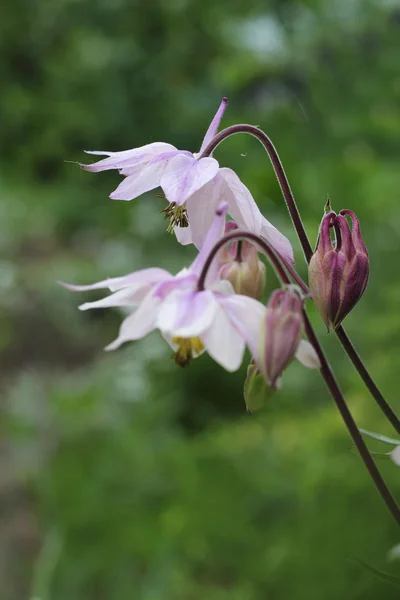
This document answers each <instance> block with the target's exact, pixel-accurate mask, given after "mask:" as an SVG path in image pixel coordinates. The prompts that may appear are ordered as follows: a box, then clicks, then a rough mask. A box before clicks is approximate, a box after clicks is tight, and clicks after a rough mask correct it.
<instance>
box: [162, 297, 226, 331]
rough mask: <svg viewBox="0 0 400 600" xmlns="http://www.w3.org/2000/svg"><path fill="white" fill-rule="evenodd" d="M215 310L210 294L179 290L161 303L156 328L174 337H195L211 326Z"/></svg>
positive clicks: (215, 306) (215, 304)
mask: <svg viewBox="0 0 400 600" xmlns="http://www.w3.org/2000/svg"><path fill="white" fill-rule="evenodd" d="M217 309H218V304H217V302H216V300H215V299H214V296H213V294H212V292H209V291H204V292H196V291H192V290H191V291H181V290H179V291H176V292H173V293H172V294H170V295H169V296H167V298H166V299H165V300H164V301H163V304H162V306H161V307H160V310H159V312H158V318H157V327H158V328H159V329H160V330H161V331H162V332H165V333H170V334H171V335H173V336H176V337H184V338H189V337H197V336H199V335H201V334H202V333H203V332H204V331H205V330H206V329H207V328H208V327H209V326H210V325H211V323H212V320H213V318H214V315H215V312H216V310H217Z"/></svg>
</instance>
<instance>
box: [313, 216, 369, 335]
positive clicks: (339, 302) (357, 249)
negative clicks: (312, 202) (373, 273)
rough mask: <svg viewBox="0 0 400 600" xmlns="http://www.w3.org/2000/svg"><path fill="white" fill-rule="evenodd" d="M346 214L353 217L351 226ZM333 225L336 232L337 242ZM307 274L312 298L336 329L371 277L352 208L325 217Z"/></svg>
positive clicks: (327, 323) (326, 321)
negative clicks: (333, 235)
mask: <svg viewBox="0 0 400 600" xmlns="http://www.w3.org/2000/svg"><path fill="white" fill-rule="evenodd" d="M346 215H348V216H349V217H350V218H351V221H352V229H351V230H350V227H349V224H348V223H347V220H346ZM331 228H333V229H334V231H335V235H336V243H335V245H333V244H332V241H331V236H330V230H331ZM308 276H309V284H310V289H311V292H312V295H313V296H312V297H313V300H314V301H315V304H316V306H317V308H318V310H319V312H320V313H321V315H322V317H323V319H324V321H325V323H326V325H327V327H328V330H329V329H330V327H332V328H333V329H336V328H337V327H339V325H340V323H341V322H342V321H343V319H344V318H345V316H346V315H347V314H348V313H349V312H350V311H351V310H352V308H354V306H355V305H356V304H357V302H358V301H359V299H360V298H361V296H362V295H363V293H364V291H365V288H366V287H367V283H368V277H369V259H368V252H367V249H366V247H365V244H364V242H363V239H362V237H361V231H360V225H359V222H358V219H357V217H356V215H355V214H354V213H353V212H352V211H351V210H341V211H340V214H338V215H337V214H336V213H334V212H333V211H330V212H329V213H328V214H326V215H325V216H324V218H323V219H322V223H321V228H320V234H319V238H318V242H317V248H316V250H315V253H314V255H313V256H312V258H311V260H310V264H309V269H308Z"/></svg>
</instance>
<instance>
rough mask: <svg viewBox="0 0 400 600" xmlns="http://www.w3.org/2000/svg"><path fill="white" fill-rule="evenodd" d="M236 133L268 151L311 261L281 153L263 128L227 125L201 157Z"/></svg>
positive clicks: (310, 254)
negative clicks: (256, 141) (252, 140)
mask: <svg viewBox="0 0 400 600" xmlns="http://www.w3.org/2000/svg"><path fill="white" fill-rule="evenodd" d="M236 133H248V134H250V135H252V136H254V137H256V138H257V139H258V140H259V141H260V142H261V144H262V145H263V146H264V148H265V150H266V151H267V154H268V156H269V159H270V161H271V163H272V166H273V169H274V171H275V175H276V177H277V179H278V181H279V185H280V187H281V190H282V194H283V197H284V199H285V202H286V206H287V208H288V211H289V214H290V216H291V219H292V222H293V225H294V228H295V229H296V232H297V235H298V238H299V240H300V243H301V247H302V248H303V252H304V255H305V257H306V260H307V262H309V261H310V259H311V257H312V255H313V250H312V247H311V244H310V241H309V239H308V237H307V233H306V230H305V228H304V225H303V223H302V220H301V216H300V213H299V210H298V208H297V205H296V201H295V199H294V196H293V193H292V190H291V189H290V185H289V181H288V178H287V177H286V173H285V171H284V168H283V165H282V162H281V159H280V158H279V154H278V152H277V151H276V149H275V146H274V145H273V143H272V142H271V140H270V139H269V137H268V136H267V134H266V133H264V132H263V131H262V130H261V129H258V127H255V126H254V125H244V124H243V125H232V126H231V127H227V128H226V129H223V130H222V131H220V132H219V133H217V135H216V136H215V137H214V138H213V139H212V140H211V142H210V143H209V144H208V146H207V147H206V148H205V149H204V151H203V152H202V154H201V156H200V158H203V157H205V156H210V154H211V153H212V152H213V151H214V150H215V148H216V147H217V146H218V145H219V144H220V143H221V142H222V141H223V140H224V139H226V138H227V137H229V136H231V135H234V134H236Z"/></svg>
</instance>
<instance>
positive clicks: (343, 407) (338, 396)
mask: <svg viewBox="0 0 400 600" xmlns="http://www.w3.org/2000/svg"><path fill="white" fill-rule="evenodd" d="M237 239H247V240H250V241H251V242H253V243H255V244H257V245H258V246H259V247H261V248H262V250H263V251H264V252H265V253H266V255H267V257H268V259H269V261H270V262H271V264H272V266H273V267H274V269H275V271H276V273H277V275H278V277H279V279H280V281H281V283H282V284H283V285H288V284H290V277H289V276H288V274H287V272H286V269H285V266H286V263H285V262H284V261H283V260H282V258H281V257H280V256H279V255H278V254H277V253H276V252H275V250H274V249H273V248H272V246H270V244H269V243H268V242H267V241H266V240H264V239H262V238H260V237H259V236H258V235H256V234H255V233H251V232H248V231H241V230H240V229H236V230H234V231H232V232H230V233H227V234H225V235H224V237H222V238H221V239H220V240H218V242H216V244H215V245H214V246H213V248H212V249H211V251H210V253H209V255H208V256H207V259H206V262H205V263H204V265H203V268H202V270H201V273H200V276H199V279H198V284H197V289H198V290H199V291H201V290H204V284H205V280H206V277H207V272H208V269H209V268H210V265H211V263H212V261H213V260H214V258H215V255H216V254H217V252H218V251H219V250H220V248H221V247H222V246H224V245H225V244H227V243H229V242H231V241H233V240H237ZM290 268H291V269H293V268H292V267H290ZM293 271H294V269H293ZM294 272H295V271H294ZM299 280H300V281H301V278H300V277H299ZM303 285H304V286H305V288H306V289H308V288H307V286H306V285H305V284H304V282H303ZM303 317H304V326H305V331H306V335H307V337H308V339H309V341H310V343H311V344H312V346H313V347H314V350H315V351H316V353H317V355H318V358H319V360H320V363H321V369H320V372H321V375H322V377H323V378H324V380H325V383H326V385H327V387H328V390H329V391H330V393H331V395H332V398H333V399H334V401H335V403H336V406H337V407H338V409H339V412H340V414H341V416H342V419H343V421H344V423H345V425H346V427H347V430H348V432H349V434H350V436H351V438H352V440H353V442H354V444H355V446H356V448H357V450H358V451H359V453H360V456H361V458H362V460H363V462H364V464H365V466H366V468H367V470H368V472H369V474H370V476H371V479H372V481H373V482H374V484H375V487H376V489H377V490H378V492H379V494H380V495H381V497H382V499H383V501H384V502H385V504H386V506H387V507H388V509H389V510H390V512H391V513H392V515H393V517H394V519H395V520H396V522H397V524H398V525H400V508H399V507H398V505H397V503H396V501H395V499H394V498H393V496H392V494H391V492H390V490H389V488H388V487H387V485H386V483H385V481H384V479H383V477H382V475H381V474H380V471H379V470H378V468H377V466H376V464H375V462H374V459H373V458H372V456H371V454H370V452H369V450H368V448H367V445H366V444H365V442H364V440H363V438H362V437H361V434H360V432H359V430H358V427H357V425H356V423H355V421H354V419H353V417H352V414H351V412H350V410H349V408H348V406H347V404H346V401H345V399H344V397H343V394H342V392H341V390H340V388H339V385H338V383H337V381H336V378H335V376H334V374H333V371H332V369H331V367H330V365H329V363H328V361H327V359H326V357H325V354H324V352H323V350H322V348H321V345H320V343H319V341H318V338H317V336H316V335H315V332H314V330H313V328H312V326H311V323H310V321H309V319H308V316H307V313H306V311H305V308H304V307H303Z"/></svg>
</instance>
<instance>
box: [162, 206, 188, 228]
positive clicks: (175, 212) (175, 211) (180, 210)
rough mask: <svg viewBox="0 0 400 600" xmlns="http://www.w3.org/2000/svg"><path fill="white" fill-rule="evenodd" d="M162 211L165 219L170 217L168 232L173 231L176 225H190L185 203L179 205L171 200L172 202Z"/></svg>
mask: <svg viewBox="0 0 400 600" xmlns="http://www.w3.org/2000/svg"><path fill="white" fill-rule="evenodd" d="M162 212H163V213H164V219H170V222H169V225H168V227H167V231H168V233H173V232H174V227H176V225H179V226H180V227H189V221H188V218H187V211H186V206H185V205H183V206H177V205H176V203H175V202H171V204H168V206H167V207H166V208H164V209H163V210H162Z"/></svg>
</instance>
